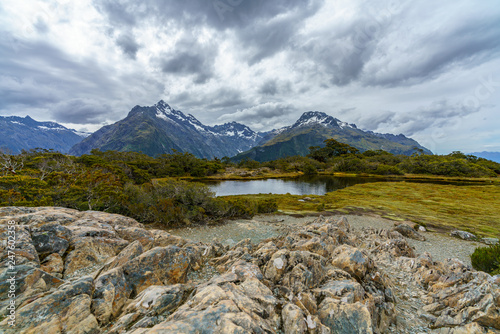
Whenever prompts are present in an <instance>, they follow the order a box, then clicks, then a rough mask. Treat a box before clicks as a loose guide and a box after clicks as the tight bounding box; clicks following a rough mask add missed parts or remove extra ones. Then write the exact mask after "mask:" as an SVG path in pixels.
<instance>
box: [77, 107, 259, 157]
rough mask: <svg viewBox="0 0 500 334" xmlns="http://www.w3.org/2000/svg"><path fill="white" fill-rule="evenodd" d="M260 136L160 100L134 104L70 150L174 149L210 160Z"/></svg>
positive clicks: (232, 152) (234, 151) (151, 151)
mask: <svg viewBox="0 0 500 334" xmlns="http://www.w3.org/2000/svg"><path fill="white" fill-rule="evenodd" d="M260 139H261V136H260V135H259V134H258V133H256V132H254V131H252V130H251V129H250V128H249V127H247V126H245V125H243V124H239V123H236V122H232V123H226V124H223V125H216V126H213V127H212V126H208V125H204V124H203V123H201V122H200V121H199V120H197V119H196V117H194V116H193V115H191V114H188V115H186V114H184V113H183V112H182V111H180V110H175V109H173V108H172V107H170V106H169V105H168V104H167V103H165V102H164V101H163V100H161V101H159V102H158V103H157V104H155V105H153V106H151V107H141V106H135V107H134V108H133V109H132V110H131V111H130V112H129V114H128V116H127V117H126V118H124V119H123V120H121V121H118V122H116V123H115V124H112V125H108V126H105V127H103V128H101V129H99V130H98V131H96V132H95V133H94V134H92V135H91V136H89V137H88V138H86V139H85V140H83V141H82V142H81V143H79V144H77V145H75V146H74V147H73V148H72V149H71V151H70V153H71V154H75V155H81V154H85V153H88V152H90V150H92V149H93V148H98V149H101V150H103V151H105V150H118V151H141V152H143V153H145V154H148V155H152V156H156V155H158V154H164V153H166V154H169V153H172V149H174V150H177V151H180V152H189V153H192V154H194V155H195V156H197V157H200V158H208V159H211V158H214V157H219V158H221V157H224V156H234V155H235V154H238V153H239V152H243V151H246V150H248V149H250V148H251V147H253V146H255V145H256V144H257V143H258V142H259V140H260Z"/></svg>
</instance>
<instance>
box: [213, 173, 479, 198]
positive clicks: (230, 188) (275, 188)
mask: <svg viewBox="0 0 500 334" xmlns="http://www.w3.org/2000/svg"><path fill="white" fill-rule="evenodd" d="M402 181H406V182H426V183H438V184H453V185H484V184H486V183H481V182H451V181H442V180H432V179H427V180H413V179H395V178H384V177H380V178H378V177H375V178H374V177H338V176H329V175H313V176H301V177H297V178H289V179H265V180H249V181H215V182H214V181H207V182H205V184H207V185H208V186H209V187H210V189H211V190H212V191H214V192H215V194H216V195H217V196H230V195H248V194H270V193H271V194H287V193H289V194H291V195H324V194H326V193H328V192H331V191H335V190H339V189H343V188H346V187H350V186H353V185H356V184H361V183H370V182H402Z"/></svg>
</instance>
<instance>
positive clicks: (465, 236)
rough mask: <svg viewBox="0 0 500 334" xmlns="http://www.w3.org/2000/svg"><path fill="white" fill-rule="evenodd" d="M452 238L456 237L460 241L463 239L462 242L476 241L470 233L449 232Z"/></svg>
mask: <svg viewBox="0 0 500 334" xmlns="http://www.w3.org/2000/svg"><path fill="white" fill-rule="evenodd" d="M450 235H451V236H452V237H456V238H460V239H463V240H476V239H477V237H476V236H475V235H474V234H472V233H470V232H466V231H453V232H451V234H450Z"/></svg>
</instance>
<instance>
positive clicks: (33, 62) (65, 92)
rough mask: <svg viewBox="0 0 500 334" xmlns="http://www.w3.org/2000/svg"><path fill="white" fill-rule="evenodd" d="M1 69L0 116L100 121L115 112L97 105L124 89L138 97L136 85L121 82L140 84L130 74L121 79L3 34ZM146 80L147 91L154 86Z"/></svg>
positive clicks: (59, 52)
mask: <svg viewBox="0 0 500 334" xmlns="http://www.w3.org/2000/svg"><path fill="white" fill-rule="evenodd" d="M12 55H15V57H13V56H12ZM0 68H2V72H1V74H0V77H1V80H0V112H2V113H12V112H15V111H16V110H30V109H31V108H33V109H35V110H41V109H45V110H50V111H52V112H53V116H54V117H55V118H54V121H59V122H72V123H85V122H87V123H99V122H100V121H101V120H102V119H105V118H106V117H107V118H109V117H113V116H114V115H115V114H114V113H115V112H117V110H110V108H103V107H99V106H98V105H99V104H100V105H105V103H104V102H103V101H109V100H120V99H121V97H122V94H123V92H124V91H128V92H130V91H133V92H134V93H136V94H135V95H134V96H136V97H139V96H141V89H140V87H138V86H134V88H133V89H130V88H128V87H126V82H144V79H141V78H140V77H131V76H128V77H127V78H126V79H127V80H126V81H125V80H120V78H116V77H114V76H113V75H114V73H113V72H110V71H109V69H106V68H101V67H100V66H99V64H97V63H96V62H95V60H93V59H89V58H87V59H80V60H78V61H77V60H75V59H74V57H72V56H70V55H68V54H66V53H65V52H64V51H62V50H61V49H59V48H57V47H55V46H53V45H51V44H48V43H46V42H43V41H36V40H35V41H32V42H28V41H20V40H17V39H15V38H13V37H12V36H7V35H3V36H1V37H0ZM146 81H147V82H149V85H148V87H147V89H148V90H152V89H153V88H154V85H153V83H151V80H146ZM162 90H163V88H162V89H161V91H162ZM91 100H92V101H93V102H90V101H91ZM118 111H121V110H118ZM79 112H81V113H82V114H81V115H79V114H78V113H79ZM30 115H31V116H33V117H37V116H36V115H34V114H30ZM44 117H46V115H44Z"/></svg>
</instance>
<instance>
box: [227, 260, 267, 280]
mask: <svg viewBox="0 0 500 334" xmlns="http://www.w3.org/2000/svg"><path fill="white" fill-rule="evenodd" d="M230 270H231V272H232V273H233V274H236V276H237V277H238V279H239V280H240V281H244V280H245V279H246V278H251V277H255V278H257V279H258V280H262V279H263V278H264V275H262V272H261V271H260V268H259V267H258V266H256V265H255V264H253V263H248V262H246V261H242V260H240V261H238V262H236V263H234V264H233V265H232V267H231V269H230Z"/></svg>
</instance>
